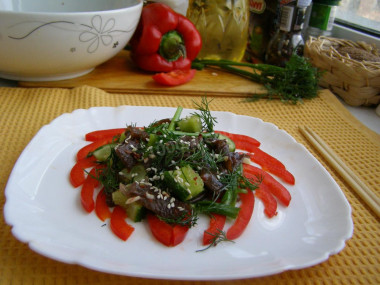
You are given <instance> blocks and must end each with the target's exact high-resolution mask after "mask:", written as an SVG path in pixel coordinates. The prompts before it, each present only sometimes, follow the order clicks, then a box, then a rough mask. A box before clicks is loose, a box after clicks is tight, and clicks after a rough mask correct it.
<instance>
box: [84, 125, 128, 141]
mask: <svg viewBox="0 0 380 285" xmlns="http://www.w3.org/2000/svg"><path fill="white" fill-rule="evenodd" d="M124 132H125V128H118V129H107V130H99V131H93V132H90V133H87V134H86V135H85V140H86V141H91V142H94V141H97V140H100V139H103V138H109V137H111V138H112V137H114V136H119V135H121V134H122V133H124Z"/></svg>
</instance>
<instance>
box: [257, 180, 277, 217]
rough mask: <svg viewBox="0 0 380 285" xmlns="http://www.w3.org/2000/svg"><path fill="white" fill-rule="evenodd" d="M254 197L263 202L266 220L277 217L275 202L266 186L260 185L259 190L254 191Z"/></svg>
mask: <svg viewBox="0 0 380 285" xmlns="http://www.w3.org/2000/svg"><path fill="white" fill-rule="evenodd" d="M255 196H256V197H257V198H259V199H260V200H261V201H262V202H263V204H264V213H265V215H266V216H267V217H268V218H272V217H274V216H276V215H277V201H276V199H275V198H274V196H273V195H272V193H271V192H270V191H269V189H268V186H267V185H266V184H263V183H262V184H260V186H259V188H258V189H256V191H255Z"/></svg>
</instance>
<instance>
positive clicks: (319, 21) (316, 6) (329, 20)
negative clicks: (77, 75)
mask: <svg viewBox="0 0 380 285" xmlns="http://www.w3.org/2000/svg"><path fill="white" fill-rule="evenodd" d="M339 2H340V0H313V3H312V5H311V12H310V18H309V22H308V27H307V29H306V35H305V38H306V39H307V38H309V37H310V36H313V37H319V36H331V30H332V28H333V24H334V20H335V13H336V9H337V7H338V5H339Z"/></svg>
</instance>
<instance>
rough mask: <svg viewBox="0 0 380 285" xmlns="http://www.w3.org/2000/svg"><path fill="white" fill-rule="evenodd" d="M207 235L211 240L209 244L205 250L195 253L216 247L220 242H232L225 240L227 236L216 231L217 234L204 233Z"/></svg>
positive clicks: (222, 232)
mask: <svg viewBox="0 0 380 285" xmlns="http://www.w3.org/2000/svg"><path fill="white" fill-rule="evenodd" d="M206 233H207V234H209V235H211V236H212V237H213V238H212V239H211V243H210V244H209V245H208V246H207V247H205V248H202V249H198V250H196V252H203V251H205V250H207V249H209V248H211V247H215V246H217V245H218V244H219V243H221V242H233V243H234V241H233V240H230V239H228V238H227V235H226V232H224V231H222V230H220V229H218V233H216V234H213V233H210V232H206Z"/></svg>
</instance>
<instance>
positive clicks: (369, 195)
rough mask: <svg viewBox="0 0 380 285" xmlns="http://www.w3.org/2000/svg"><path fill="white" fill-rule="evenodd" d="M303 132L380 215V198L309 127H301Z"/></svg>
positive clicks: (379, 215)
mask: <svg viewBox="0 0 380 285" xmlns="http://www.w3.org/2000/svg"><path fill="white" fill-rule="evenodd" d="M299 130H300V132H301V134H302V135H303V136H304V137H305V138H306V139H307V140H308V141H309V142H310V143H311V144H312V145H313V146H314V147H315V148H316V149H317V150H318V151H319V153H320V154H321V155H322V156H323V157H324V158H325V159H326V160H327V161H328V162H329V163H330V164H331V166H332V167H334V169H335V170H336V171H337V172H338V173H339V175H340V176H341V177H342V178H343V179H344V180H345V181H346V182H347V183H348V184H349V185H350V186H351V187H352V189H353V190H354V191H355V192H356V193H357V194H358V195H359V196H360V197H361V198H362V199H363V200H364V202H365V203H366V204H367V205H368V206H369V207H370V208H371V209H372V210H373V211H374V212H375V214H376V215H377V216H378V217H380V198H379V197H378V196H377V195H376V194H375V193H374V192H373V191H372V190H371V189H370V188H369V187H368V186H367V185H366V184H364V183H363V181H361V180H360V179H359V177H357V176H356V175H355V174H354V173H353V172H352V170H351V169H350V168H349V167H348V166H347V165H346V164H344V162H343V161H342V160H341V159H340V158H339V157H338V155H337V154H336V153H335V152H334V151H333V150H332V149H331V148H330V147H329V146H328V145H327V144H326V143H325V142H324V141H323V140H322V139H321V138H320V137H319V136H318V135H317V134H316V133H315V132H313V131H312V130H311V129H310V128H309V127H306V126H305V127H304V128H303V127H299Z"/></svg>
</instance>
